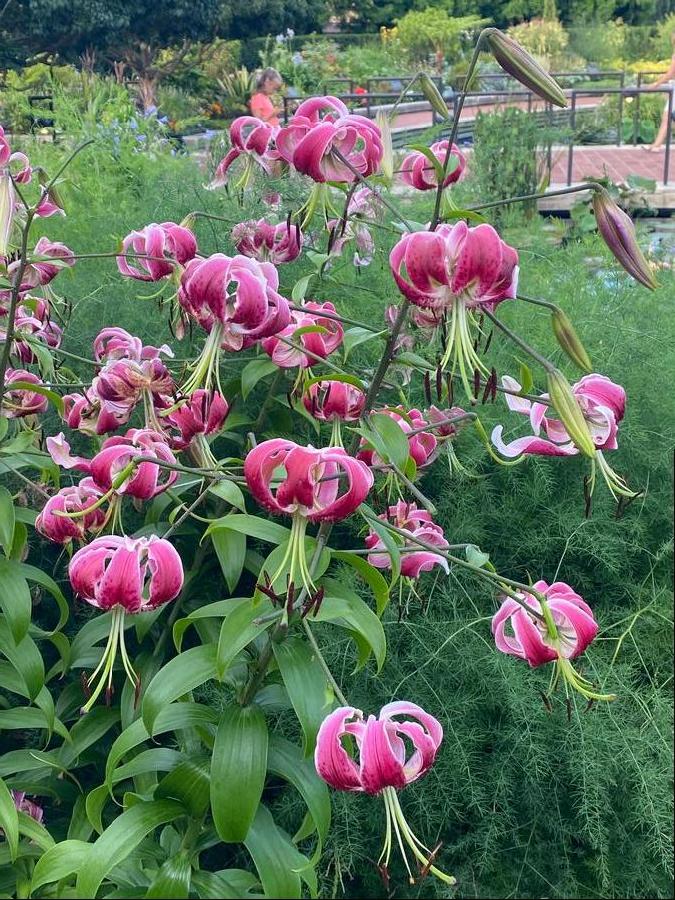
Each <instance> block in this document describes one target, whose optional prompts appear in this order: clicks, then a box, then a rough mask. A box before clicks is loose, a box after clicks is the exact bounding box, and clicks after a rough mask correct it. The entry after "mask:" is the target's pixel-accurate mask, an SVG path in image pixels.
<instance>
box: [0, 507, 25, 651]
mask: <svg viewBox="0 0 675 900" xmlns="http://www.w3.org/2000/svg"><path fill="white" fill-rule="evenodd" d="M13 533H14V523H13V522H12V534H13ZM31 607H32V604H31V598H30V588H29V587H28V582H27V581H26V579H25V578H24V577H23V575H22V574H21V564H20V563H18V562H16V561H15V560H13V559H0V608H2V611H3V612H4V614H5V616H6V617H7V624H8V625H9V628H10V631H11V633H12V638H13V640H14V643H15V644H20V643H21V641H22V640H23V639H24V637H25V636H26V634H27V633H28V626H29V625H30V615H31Z"/></svg>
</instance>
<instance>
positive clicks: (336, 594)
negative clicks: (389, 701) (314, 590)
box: [311, 578, 387, 671]
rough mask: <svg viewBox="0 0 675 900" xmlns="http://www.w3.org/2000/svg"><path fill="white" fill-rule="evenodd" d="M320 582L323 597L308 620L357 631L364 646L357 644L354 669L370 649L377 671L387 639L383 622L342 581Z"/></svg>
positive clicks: (364, 660)
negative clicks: (316, 611)
mask: <svg viewBox="0 0 675 900" xmlns="http://www.w3.org/2000/svg"><path fill="white" fill-rule="evenodd" d="M323 583H324V587H325V588H326V596H325V597H324V598H323V602H322V603H321V608H320V609H319V612H318V614H317V616H316V619H312V620H311V621H317V622H334V623H335V624H336V625H342V626H343V627H347V628H349V629H350V630H351V631H353V632H355V633H356V634H358V635H359V636H360V637H361V638H362V639H363V641H364V642H365V645H364V646H363V647H362V646H359V662H358V666H357V668H361V667H362V666H363V665H365V663H366V661H367V659H368V657H369V656H370V651H371V650H372V652H373V654H374V656H375V660H376V662H377V669H378V671H379V670H380V669H381V668H382V665H383V664H384V659H385V656H386V654H387V641H386V638H385V636H384V629H383V627H382V622H380V620H379V619H378V617H377V616H376V615H375V613H374V612H373V611H372V609H371V608H370V607H369V606H368V604H367V603H365V602H364V601H363V600H362V599H361V597H359V595H358V594H356V593H354V591H352V590H350V589H349V588H348V587H347V586H346V585H345V584H343V583H342V582H341V581H338V580H337V579H334V578H324V582H323Z"/></svg>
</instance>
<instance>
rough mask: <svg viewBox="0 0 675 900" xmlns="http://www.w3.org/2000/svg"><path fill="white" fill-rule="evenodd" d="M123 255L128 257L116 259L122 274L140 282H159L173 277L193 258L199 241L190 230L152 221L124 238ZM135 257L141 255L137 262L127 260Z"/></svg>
mask: <svg viewBox="0 0 675 900" xmlns="http://www.w3.org/2000/svg"><path fill="white" fill-rule="evenodd" d="M122 253H123V254H125V255H123V256H118V257H117V268H118V269H119V270H120V273H121V274H122V275H126V276H127V277H129V278H135V279H136V280H137V281H160V280H161V279H162V278H167V277H168V276H169V275H172V274H173V272H174V270H175V268H176V266H177V265H178V266H184V265H185V264H186V263H187V262H189V260H191V259H194V257H195V254H196V253H197V240H196V238H195V236H194V234H193V233H192V232H191V231H190V229H189V228H185V227H183V226H182V225H176V223H175V222H162V223H161V225H158V224H156V223H155V222H152V223H151V224H150V225H146V226H145V228H142V229H141V230H140V231H132V232H131V234H128V235H127V236H126V237H125V238H124V240H123V241H122ZM133 255H137V256H138V260H137V261H132V260H129V259H127V256H133ZM149 257H151V258H149Z"/></svg>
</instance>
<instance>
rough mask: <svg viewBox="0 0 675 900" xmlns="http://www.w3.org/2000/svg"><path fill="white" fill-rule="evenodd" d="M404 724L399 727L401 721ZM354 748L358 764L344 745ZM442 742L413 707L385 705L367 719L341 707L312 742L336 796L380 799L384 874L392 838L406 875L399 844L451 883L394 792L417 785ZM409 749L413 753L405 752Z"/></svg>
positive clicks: (431, 721) (435, 725) (432, 722)
mask: <svg viewBox="0 0 675 900" xmlns="http://www.w3.org/2000/svg"><path fill="white" fill-rule="evenodd" d="M400 719H402V721H400ZM345 739H346V740H349V741H350V742H352V741H353V743H354V744H355V745H356V748H357V750H358V756H357V758H354V757H352V756H351V755H350V754H349V753H348V752H347V750H346V748H345V745H344V744H343V740H345ZM442 740H443V728H442V726H441V724H440V722H439V721H438V720H437V719H435V718H434V717H433V716H431V715H429V713H427V712H425V711H424V710H423V709H422V707H420V706H418V705H417V704H415V703H409V702H406V701H398V702H395V703H388V704H386V706H383V707H382V709H381V710H380V714H379V716H377V717H375V716H374V715H370V716H368V718H367V719H365V717H364V715H363V713H362V712H361V710H360V709H356V708H355V707H353V706H341V707H339V708H338V709H336V710H334V711H333V712H332V713H330V714H329V715H328V716H326V718H325V719H324V720H323V722H322V723H321V727H320V728H319V733H318V735H317V739H316V749H315V752H314V764H315V766H316V771H317V772H318V773H319V775H320V776H321V778H323V780H324V781H325V782H327V783H328V784H329V785H330V786H331V787H333V788H335V789H336V790H340V791H359V792H364V793H366V794H370V795H376V794H381V795H382V798H383V800H384V805H385V811H386V815H387V833H386V838H385V843H384V847H383V850H382V853H381V854H380V858H379V860H378V865H379V866H380V867H381V869H382V870H383V872H384V874H385V875H386V873H387V866H388V864H389V859H390V855H391V845H392V832H395V833H396V835H397V836H398V843H399V847H400V849H401V853H402V855H403V859H404V862H405V865H406V868H407V869H408V874H409V875H410V879H411V883H414V878H413V876H412V873H411V871H410V867H409V865H408V860H407V858H406V855H405V851H404V849H403V841H405V843H406V844H407V845H408V847H409V848H410V850H411V851H412V853H413V855H414V856H415V857H416V859H417V860H418V862H419V863H420V864H421V867H422V870H423V871H425V872H426V871H430V872H432V873H433V874H434V875H436V877H438V878H440V879H441V880H443V881H444V882H446V884H454V883H455V879H454V878H452V877H451V876H449V875H446V874H445V873H444V872H441V871H440V870H439V869H437V868H436V866H434V865H433V858H434V853H432V851H430V850H429V849H428V848H427V847H425V846H424V844H422V843H421V842H420V841H419V840H418V839H417V838H416V837H415V836H414V834H413V833H412V831H411V830H410V826H409V825H408V823H407V821H406V820H405V817H404V815H403V811H402V810H401V806H400V803H399V800H398V796H397V793H396V792H397V791H399V790H401V789H402V788H404V787H406V786H407V785H408V784H411V783H412V782H413V781H417V779H418V778H421V777H422V776H423V775H424V774H425V773H426V772H427V771H428V770H429V769H430V768H431V766H432V765H433V764H434V760H435V759H436V754H437V752H438V748H439V747H440V745H441V742H442ZM410 746H412V753H411V752H410V751H409V750H408V747H410Z"/></svg>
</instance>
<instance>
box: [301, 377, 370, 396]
mask: <svg viewBox="0 0 675 900" xmlns="http://www.w3.org/2000/svg"><path fill="white" fill-rule="evenodd" d="M320 381H342V382H344V383H345V384H353V385H354V387H357V388H359V390H362V391H364V393H365V390H366V387H365V385H364V383H363V382H362V381H361V379H360V378H357V377H356V375H340V374H338V373H336V374H334V375H333V374H331V375H315V376H314V377H313V378H310V379H309V380H308V381H306V382H305V390H307V388H310V387H311V386H312V385H313V384H318V383H319V382H320Z"/></svg>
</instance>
